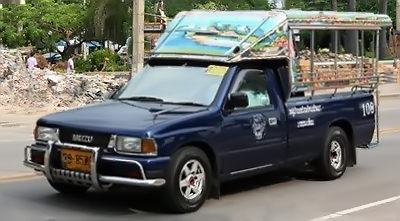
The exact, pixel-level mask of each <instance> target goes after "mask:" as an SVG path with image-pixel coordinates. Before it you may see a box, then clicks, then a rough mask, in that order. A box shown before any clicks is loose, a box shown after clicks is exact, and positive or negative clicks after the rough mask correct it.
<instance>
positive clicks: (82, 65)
mask: <svg viewBox="0 0 400 221" xmlns="http://www.w3.org/2000/svg"><path fill="white" fill-rule="evenodd" d="M74 65H75V71H76V72H77V73H86V72H90V71H93V70H94V69H95V68H94V67H93V65H92V62H91V61H90V60H84V59H83V58H77V59H75V60H74Z"/></svg>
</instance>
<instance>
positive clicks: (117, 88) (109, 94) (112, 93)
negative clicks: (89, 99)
mask: <svg viewBox="0 0 400 221" xmlns="http://www.w3.org/2000/svg"><path fill="white" fill-rule="evenodd" d="M123 86H124V85H121V86H118V87H116V88H115V89H114V90H112V91H110V92H109V93H108V94H107V95H106V96H105V98H106V99H113V98H114V97H115V95H116V94H117V93H118V91H119V90H120V89H121V88H122V87H123Z"/></svg>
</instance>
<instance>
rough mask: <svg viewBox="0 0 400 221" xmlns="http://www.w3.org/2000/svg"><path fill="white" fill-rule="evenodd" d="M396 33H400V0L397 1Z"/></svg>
mask: <svg viewBox="0 0 400 221" xmlns="http://www.w3.org/2000/svg"><path fill="white" fill-rule="evenodd" d="M396 31H400V0H396Z"/></svg>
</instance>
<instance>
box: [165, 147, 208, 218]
mask: <svg viewBox="0 0 400 221" xmlns="http://www.w3.org/2000/svg"><path fill="white" fill-rule="evenodd" d="M211 172H212V169H211V165H210V162H209V160H208V158H207V155H206V154H205V153H204V152H203V151H202V150H200V149H198V148H196V147H189V146H188V147H183V148H182V149H180V150H178V151H177V152H176V153H175V154H174V155H173V156H172V158H171V166H170V168H169V172H168V175H167V177H166V178H167V183H166V186H165V188H164V190H163V191H164V197H165V199H164V200H165V203H166V205H167V206H168V207H169V208H170V210H171V212H174V213H190V212H195V211H197V210H198V209H200V207H201V206H202V205H203V204H204V202H205V201H206V200H207V198H208V195H209V194H210V190H211V183H212V175H211Z"/></svg>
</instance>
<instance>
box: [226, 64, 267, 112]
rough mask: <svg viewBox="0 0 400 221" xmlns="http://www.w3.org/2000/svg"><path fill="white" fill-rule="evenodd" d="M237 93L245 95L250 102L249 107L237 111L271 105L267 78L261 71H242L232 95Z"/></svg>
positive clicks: (236, 80)
mask: <svg viewBox="0 0 400 221" xmlns="http://www.w3.org/2000/svg"><path fill="white" fill-rule="evenodd" d="M235 92H241V93H245V94H246V95H247V97H248V100H249V105H248V106H247V107H245V108H235V109H236V110H237V109H248V108H254V107H263V106H268V105H271V101H270V97H269V95H268V85H267V80H266V77H265V75H264V74H263V72H261V71H259V70H249V69H247V70H242V71H240V72H239V74H238V76H237V78H236V79H235V83H234V84H233V87H232V89H231V92H230V93H235Z"/></svg>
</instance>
